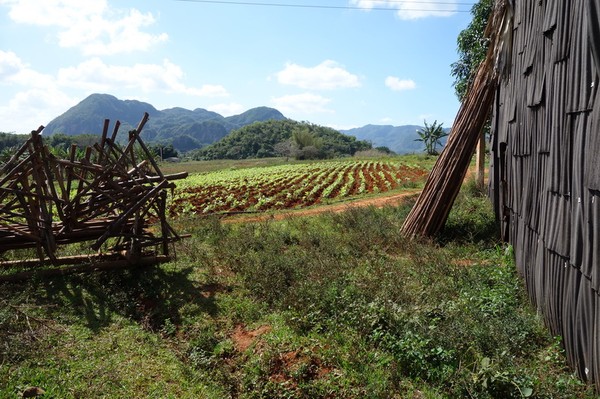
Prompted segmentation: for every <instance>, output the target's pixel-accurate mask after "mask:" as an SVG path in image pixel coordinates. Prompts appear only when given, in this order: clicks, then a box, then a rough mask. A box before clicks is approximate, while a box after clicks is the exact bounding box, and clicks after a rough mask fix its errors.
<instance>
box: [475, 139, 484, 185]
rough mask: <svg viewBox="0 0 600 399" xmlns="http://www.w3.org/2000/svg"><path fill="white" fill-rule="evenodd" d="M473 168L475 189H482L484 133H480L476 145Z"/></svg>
mask: <svg viewBox="0 0 600 399" xmlns="http://www.w3.org/2000/svg"><path fill="white" fill-rule="evenodd" d="M475 168H476V169H477V175H476V177H475V179H476V182H477V188H479V189H480V190H482V189H483V187H484V185H485V131H484V130H482V131H481V135H480V136H479V142H478V143H477V152H476V155H475Z"/></svg>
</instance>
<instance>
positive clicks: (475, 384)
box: [0, 157, 598, 399]
mask: <svg viewBox="0 0 600 399" xmlns="http://www.w3.org/2000/svg"><path fill="white" fill-rule="evenodd" d="M431 161H432V160H431V159H426V160H424V161H423V162H421V161H418V160H417V162H415V161H414V158H404V157H399V158H391V159H379V160H376V159H373V160H368V159H366V160H360V159H359V160H354V159H342V160H334V161H328V162H323V163H320V162H318V163H307V162H300V163H296V162H294V163H290V164H282V163H280V161H279V160H266V161H264V162H266V163H265V164H262V165H256V164H253V162H252V161H247V162H241V163H240V162H237V161H236V163H235V164H234V163H231V162H230V163H228V162H222V163H221V165H220V166H219V168H221V169H220V170H221V172H218V171H217V170H215V169H214V167H215V165H216V164H209V163H197V164H194V165H193V166H194V168H195V170H194V172H196V173H195V174H194V176H193V177H192V178H191V179H189V180H186V181H185V183H183V181H178V189H177V191H176V193H177V192H179V191H181V192H182V193H183V194H185V193H186V191H185V190H186V189H187V188H190V189H192V190H191V191H189V192H188V193H187V194H185V195H188V198H194V196H195V195H196V192H195V191H193V190H194V189H198V188H199V187H200V186H199V184H200V183H198V182H199V181H203V180H202V179H207V180H206V182H203V183H202V184H208V183H207V182H208V181H209V180H210V179H212V182H213V183H214V184H215V185H214V186H213V190H215V191H217V189H219V187H227V184H228V183H227V182H229V184H231V179H232V177H231V176H235V175H236V174H237V175H238V176H239V175H241V176H246V177H245V178H247V179H248V181H249V182H250V180H252V179H254V181H255V182H260V181H263V183H262V185H260V184H258V183H255V184H254V185H256V186H258V187H263V188H264V189H268V188H269V187H270V186H271V187H274V186H273V185H274V184H275V183H274V182H277V181H279V182H282V181H289V182H293V181H294V178H293V176H296V179H298V176H303V174H301V172H300V171H302V170H303V171H305V172H306V171H308V170H311V168H312V169H314V170H315V171H314V172H313V173H314V174H316V175H317V176H318V175H319V173H320V174H323V175H326V174H332V175H335V174H337V177H336V178H335V180H338V179H339V180H341V181H342V183H339V182H338V184H337V187H340V186H341V187H344V185H346V186H350V184H349V183H348V180H349V179H350V177H351V176H355V174H354V172H349V171H348V172H346V171H347V170H350V171H353V170H363V175H364V174H365V171H369V170H373V171H377V170H378V168H379V169H384V168H385V167H386V166H384V165H388V167H389V170H388V173H387V174H386V173H383V175H384V176H395V181H396V184H397V185H396V187H395V188H390V189H389V190H390V191H386V192H384V193H382V191H383V186H385V187H387V185H386V184H385V183H383V186H382V185H377V184H375V183H373V184H372V187H379V192H376V190H375V189H373V194H360V195H359V194H358V193H357V194H356V195H354V194H353V195H348V196H346V197H340V196H339V195H338V196H333V197H325V196H323V195H322V194H321V198H322V199H321V201H320V202H319V203H317V204H316V205H319V206H316V205H315V204H313V205H297V206H298V207H300V209H303V208H302V207H303V206H310V209H315V210H318V209H319V208H321V206H322V204H326V203H327V202H329V201H334V202H335V201H343V198H351V199H355V198H357V201H360V200H361V198H362V199H369V198H370V197H378V196H381V195H386V196H387V195H388V194H389V193H393V194H392V195H391V196H393V195H400V194H401V193H404V192H405V191H406V192H414V190H418V188H419V187H420V184H422V180H419V179H416V180H414V181H413V180H410V181H407V180H402V179H403V178H405V177H406V175H405V174H404V173H407V174H408V173H409V172H410V171H412V172H414V171H415V170H416V171H419V172H418V173H416V172H415V173H416V175H419V174H420V173H422V171H425V173H426V171H427V170H429V168H430V167H431ZM377 165H379V166H377ZM189 166H190V165H186V164H185V163H182V164H180V165H173V167H172V169H171V170H169V171H168V172H166V173H176V172H178V171H181V170H186V169H188V170H189V168H188V167H189ZM219 168H217V169H219ZM280 168H282V169H283V172H281V176H279V177H276V175H277V174H276V173H274V171H276V170H278V169H280ZM394 168H395V169H394ZM319 171H320V172H319ZM392 171H397V174H395V173H396V172H394V173H392ZM259 172H260V173H259ZM268 172H270V173H268ZM305 172H303V173H305ZM369 173H371V172H369ZM359 175H360V173H359ZM373 175H378V176H381V174H380V173H379V172H376V173H375V172H373ZM251 176H255V177H251ZM259 176H262V177H260V178H259ZM339 176H342V177H341V178H340V177H339ZM344 176H346V177H344ZM226 177H227V178H226ZM419 178H421V177H419ZM315 179H316V178H315ZM330 180H331V181H332V182H331V183H329V184H322V185H321V186H324V187H325V188H323V191H325V189H326V188H327V187H331V186H332V185H334V184H333V181H335V180H334V179H333V177H330ZM372 180H373V181H374V180H376V179H375V178H373V179H372ZM382 180H383V179H382ZM309 181H311V182H312V181H315V180H309ZM361 181H363V182H365V183H364V185H365V191H367V190H366V187H367V184H368V183H367V179H366V178H365V179H364V180H361ZM387 181H388V182H389V185H390V186H392V185H393V184H392V182H391V181H389V180H387ZM269 182H270V183H269ZM344 182H345V183H344ZM217 183H218V184H217ZM312 185H316V183H312ZM352 186H353V185H352ZM334 187H336V186H335V185H334ZM407 187H408V188H407ZM411 187H414V188H411ZM233 188H234V187H232V188H231V189H233ZM279 190H282V188H280V189H279ZM247 191H248V192H252V190H251V189H250V188H247ZM331 191H332V192H333V191H334V188H331ZM340 191H341V189H340ZM348 191H349V192H351V190H350V189H348ZM177 195H178V194H177ZM185 195H183V197H182V198H185ZM270 197H275V198H277V196H276V194H272V195H270ZM175 199H176V198H175ZM182 203H183V202H182ZM189 203H190V204H193V202H189ZM206 203H209V202H208V200H207V202H206ZM257 203H258V202H257ZM181 206H182V207H183V206H184V205H181ZM411 206H412V202H411V200H410V198H409V199H408V200H407V201H404V202H403V203H402V204H401V205H399V206H384V207H382V208H376V207H354V208H348V209H347V210H346V211H344V212H339V213H333V212H324V213H319V214H317V215H311V216H306V215H305V214H304V215H303V216H301V217H294V218H288V217H283V218H282V219H281V220H278V219H277V218H271V217H267V218H262V219H260V220H259V222H251V221H248V220H246V219H244V220H241V221H239V220H238V221H235V223H225V221H229V220H230V219H225V220H223V218H222V217H221V216H220V214H219V213H216V212H223V211H217V210H216V209H217V208H216V207H215V208H214V209H212V210H209V211H208V212H206V213H204V212H203V210H200V209H199V210H198V213H196V212H195V211H194V212H192V211H191V209H190V210H188V211H183V210H181V211H178V212H174V213H173V215H172V217H171V218H170V222H171V223H172V225H173V227H174V228H175V230H176V231H177V232H179V233H184V234H188V235H189V237H188V238H186V239H184V240H182V241H180V242H177V243H176V244H174V248H173V253H176V254H177V259H176V260H174V261H172V262H169V263H165V264H160V265H156V266H153V267H148V268H133V269H126V270H117V271H112V272H100V273H81V274H73V275H65V276H59V277H55V278H50V279H41V278H34V279H31V280H28V281H24V282H21V283H12V284H9V283H4V284H0V344H1V345H0V398H17V397H24V395H23V394H24V393H25V392H41V391H38V390H43V391H44V392H45V394H43V395H40V396H39V397H40V398H46V397H48V398H124V397H127V398H140V399H141V398H183V399H187V398H190V399H191V398H194V399H195V398H206V399H262V398H265V399H267V398H276V399H277V398H294V399H295V398H298V399H301V398H324V399H325V398H326V399H331V398H343V399H354V398H373V399H378V398H382V399H384V398H385V399H387V398H408V399H438V398H439V399H445V398H451V399H462V398H478V399H491V398H502V399H504V398H515V399H516V398H540V399H541V398H555V399H572V398H575V399H592V398H597V397H598V395H597V394H596V393H595V392H594V390H593V388H592V387H590V386H587V385H586V384H585V383H583V382H581V381H580V380H579V379H578V378H577V377H576V376H575V375H574V373H573V371H572V370H570V369H569V368H568V367H567V366H566V361H565V357H564V352H563V350H562V346H561V341H560V338H558V337H552V336H551V335H550V334H549V333H548V330H547V329H546V328H545V327H544V323H543V320H541V318H540V316H539V314H538V313H537V312H536V309H534V308H532V306H531V304H530V302H529V299H528V298H527V296H526V294H525V290H524V287H523V283H522V279H521V277H520V276H519V275H518V274H517V272H516V270H515V265H514V263H513V262H512V253H511V248H510V247H507V246H505V245H504V244H503V243H501V242H499V240H498V226H497V223H496V221H495V217H494V215H493V212H492V209H491V205H490V203H489V201H488V200H487V198H485V197H483V196H482V195H481V193H480V192H478V191H477V190H476V189H475V188H474V186H473V185H472V184H470V183H466V184H465V185H464V187H463V190H462V191H461V193H460V195H459V198H458V199H457V202H456V204H455V205H454V207H453V208H452V211H451V213H450V217H449V219H448V222H447V224H446V227H445V229H444V231H443V232H442V234H441V235H440V236H439V237H436V239H434V240H407V239H405V238H404V237H402V236H400V235H399V234H398V231H399V229H400V227H401V225H402V223H403V221H404V219H405V217H406V215H407V213H408V212H409V210H410V207H411ZM323 207H324V208H327V206H323ZM251 209H252V208H250V207H249V208H248V210H249V211H250V210H251ZM265 209H271V208H265ZM257 211H258V212H261V215H260V216H262V212H266V211H263V210H257ZM273 212H277V214H283V215H282V216H286V215H285V213H286V212H281V211H278V210H274V211H273ZM249 216H253V215H249ZM82 245H83V243H79V244H74V245H73V246H70V247H69V248H66V250H67V251H69V254H77V253H79V251H81V250H82Z"/></svg>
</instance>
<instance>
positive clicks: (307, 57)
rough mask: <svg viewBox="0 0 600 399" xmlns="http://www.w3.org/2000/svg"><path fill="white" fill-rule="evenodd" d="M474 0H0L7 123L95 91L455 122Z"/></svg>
mask: <svg viewBox="0 0 600 399" xmlns="http://www.w3.org/2000/svg"><path fill="white" fill-rule="evenodd" d="M474 2H475V1H474V0H468V1H461V0H415V1H403V0H256V1H254V0H248V1H246V0H43V1H41V0H0V132H14V133H28V132H30V131H31V130H34V129H37V128H38V127H39V126H40V125H46V124H48V122H50V121H51V120H52V119H54V118H55V117H57V116H59V115H61V114H63V113H64V112H66V111H67V110H68V109H69V108H71V107H73V106H75V105H76V104H78V103H79V102H80V101H82V100H83V99H85V98H86V97H87V96H89V95H90V94H93V93H107V94H112V95H114V96H116V97H117V98H119V99H122V100H139V101H144V102H148V103H150V104H152V105H153V106H154V107H156V108H157V109H159V110H162V109H166V108H172V107H183V108H187V109H190V110H193V109H196V108H204V109H207V110H210V111H214V112H218V113H219V114H221V115H223V116H230V115H236V114H240V113H242V112H244V111H247V110H248V109H251V108H254V107H259V106H267V107H273V108H276V109H278V110H279V111H281V112H282V113H283V114H284V115H285V116H286V117H288V118H291V119H294V120H297V121H308V122H311V123H315V124H318V125H323V126H329V127H333V128H335V129H350V128H353V127H360V126H364V125H367V124H376V125H394V126H400V125H408V124H415V125H423V121H424V120H426V121H427V122H428V123H431V122H433V121H437V122H438V123H443V125H444V127H450V126H452V123H453V120H454V118H455V116H456V113H457V111H458V108H459V105H460V104H459V102H458V100H457V99H456V95H455V94H454V88H453V86H452V83H453V82H454V78H453V77H452V76H451V74H450V64H452V63H453V62H455V61H456V60H457V59H458V54H457V46H456V38H457V36H458V34H459V32H460V31H461V30H463V29H465V28H466V27H467V25H468V24H469V22H470V20H471V14H470V9H471V7H472V5H473V3H474ZM102 118H103V117H102Z"/></svg>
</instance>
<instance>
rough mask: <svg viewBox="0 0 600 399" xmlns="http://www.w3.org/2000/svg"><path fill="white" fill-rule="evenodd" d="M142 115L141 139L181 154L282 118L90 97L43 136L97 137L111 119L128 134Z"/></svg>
mask: <svg viewBox="0 0 600 399" xmlns="http://www.w3.org/2000/svg"><path fill="white" fill-rule="evenodd" d="M144 112H148V114H149V115H150V120H149V121H148V123H147V125H146V126H145V127H144V132H143V135H144V140H145V141H146V142H153V141H160V142H166V143H173V144H174V145H175V146H176V148H177V149H179V150H180V151H189V150H191V149H194V148H199V147H201V146H204V145H207V144H211V143H214V142H216V141H218V140H219V139H221V138H222V137H224V136H225V135H227V133H229V132H231V131H232V130H234V129H238V128H240V127H243V126H245V125H247V124H250V123H253V122H257V121H266V120H270V119H276V120H281V119H285V116H283V114H281V112H279V111H277V110H276V109H273V108H268V107H257V108H253V109H250V110H248V111H246V112H244V113H242V114H240V115H234V116H229V117H224V116H222V115H219V114H218V113H216V112H211V111H207V110H205V109H202V108H196V109H194V110H193V111H192V110H188V109H185V108H179V107H176V108H169V109H165V110H162V111H160V110H157V109H156V108H155V107H154V106H152V105H151V104H148V103H144V102H141V101H136V100H120V99H118V98H116V97H114V96H112V95H109V94H92V95H90V96H88V97H87V98H85V99H84V100H83V101H81V102H80V103H79V104H77V105H75V106H74V107H72V108H70V109H69V110H68V111H66V112H65V113H64V114H62V115H60V116H58V117H56V118H55V119H53V120H52V121H51V122H50V123H48V126H46V129H45V130H44V134H46V135H52V134H55V133H64V134H66V135H69V136H72V135H79V134H100V133H101V132H102V124H103V122H104V119H110V120H111V122H113V123H114V122H115V121H116V120H119V121H121V123H122V128H121V130H122V131H127V130H130V129H132V128H134V127H135V126H136V125H137V123H138V122H139V120H140V119H141V117H142V115H143V114H144Z"/></svg>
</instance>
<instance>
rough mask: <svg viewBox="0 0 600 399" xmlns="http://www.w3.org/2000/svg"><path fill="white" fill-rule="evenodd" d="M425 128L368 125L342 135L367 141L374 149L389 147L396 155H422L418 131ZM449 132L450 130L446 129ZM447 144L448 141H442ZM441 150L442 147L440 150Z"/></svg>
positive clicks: (423, 147)
mask: <svg viewBox="0 0 600 399" xmlns="http://www.w3.org/2000/svg"><path fill="white" fill-rule="evenodd" d="M422 128H423V126H418V125H403V126H392V125H366V126H363V127H357V128H354V129H348V130H341V132H342V133H344V134H348V135H351V136H355V137H356V138H357V139H359V140H366V141H369V142H370V143H372V144H373V147H388V148H389V149H390V150H392V151H394V152H395V153H396V154H412V153H422V152H424V150H425V146H424V145H423V143H422V142H420V141H416V139H418V138H419V135H418V134H417V130H420V129H422ZM444 130H445V131H448V130H449V129H447V128H446V129H444ZM442 144H446V139H445V138H444V139H443V140H442ZM439 150H441V147H440V148H439Z"/></svg>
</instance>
